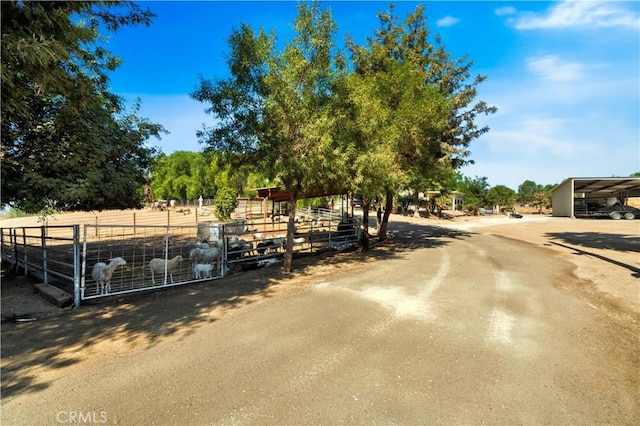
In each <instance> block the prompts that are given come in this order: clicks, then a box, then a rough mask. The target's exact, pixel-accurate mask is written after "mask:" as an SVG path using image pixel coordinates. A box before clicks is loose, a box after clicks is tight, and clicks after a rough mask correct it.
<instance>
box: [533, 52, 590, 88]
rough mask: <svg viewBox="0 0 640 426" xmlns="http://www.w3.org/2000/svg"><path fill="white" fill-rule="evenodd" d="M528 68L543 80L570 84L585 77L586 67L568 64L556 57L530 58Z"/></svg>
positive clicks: (573, 63)
mask: <svg viewBox="0 0 640 426" xmlns="http://www.w3.org/2000/svg"><path fill="white" fill-rule="evenodd" d="M527 68H528V69H529V70H530V71H532V72H533V73H534V74H536V75H537V76H538V77H540V78H542V79H543V80H548V81H553V82H570V81H576V80H579V79H580V78H582V77H583V76H584V69H585V66H584V65H583V64H581V63H579V62H566V61H563V60H562V59H560V58H559V57H557V56H555V55H547V56H543V57H538V58H530V59H529V60H528V61H527Z"/></svg>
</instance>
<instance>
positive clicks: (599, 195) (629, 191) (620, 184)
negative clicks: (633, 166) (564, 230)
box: [551, 177, 640, 217]
mask: <svg viewBox="0 0 640 426" xmlns="http://www.w3.org/2000/svg"><path fill="white" fill-rule="evenodd" d="M638 196H640V177H628V178H621V177H600V178H598V177H570V178H567V179H565V180H564V181H562V183H560V184H559V185H558V186H556V187H555V188H553V190H552V192H551V203H552V205H553V216H560V217H576V216H583V215H587V214H588V209H589V206H590V205H592V204H593V205H602V204H605V205H611V204H613V203H614V202H616V201H620V200H623V201H626V200H628V199H629V198H630V197H638Z"/></svg>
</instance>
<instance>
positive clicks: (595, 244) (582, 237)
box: [545, 232, 640, 253]
mask: <svg viewBox="0 0 640 426" xmlns="http://www.w3.org/2000/svg"><path fill="white" fill-rule="evenodd" d="M545 236H546V237H549V238H553V239H557V240H561V241H564V242H565V243H567V244H572V245H577V246H582V247H591V248H597V249H608V250H616V251H630V252H635V253H640V237H637V236H632V235H624V234H606V233H602V232H548V233H547V234H545Z"/></svg>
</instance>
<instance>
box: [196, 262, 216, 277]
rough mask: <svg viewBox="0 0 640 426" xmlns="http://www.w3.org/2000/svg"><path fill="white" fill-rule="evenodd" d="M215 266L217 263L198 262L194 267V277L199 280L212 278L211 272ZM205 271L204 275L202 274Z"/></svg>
mask: <svg viewBox="0 0 640 426" xmlns="http://www.w3.org/2000/svg"><path fill="white" fill-rule="evenodd" d="M214 267H215V264H210V263H197V264H196V265H195V266H194V267H193V277H194V278H195V279H197V280H199V279H204V278H211V272H212V271H213V268H214ZM203 272H204V273H205V276H204V277H203V276H202V273H203Z"/></svg>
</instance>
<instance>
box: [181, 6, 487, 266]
mask: <svg viewBox="0 0 640 426" xmlns="http://www.w3.org/2000/svg"><path fill="white" fill-rule="evenodd" d="M379 19H380V29H379V30H377V31H376V32H375V33H374V36H373V37H370V38H369V39H368V41H367V43H366V44H365V45H363V46H360V45H358V44H356V43H355V42H353V40H347V48H348V54H344V53H343V52H339V51H337V49H336V48H335V41H334V35H335V31H336V26H335V23H334V21H333V19H332V18H331V14H330V12H329V11H328V10H325V11H323V10H321V9H320V5H319V3H317V2H313V3H310V4H305V3H302V4H300V5H299V6H298V16H297V18H296V21H295V23H294V31H295V36H294V38H293V39H292V40H288V41H287V42H286V43H285V45H284V48H283V49H282V50H278V49H277V48H276V35H275V34H274V33H271V34H267V33H265V32H264V30H260V31H259V32H255V31H254V30H253V29H252V28H251V27H249V26H248V25H246V24H243V25H241V26H240V28H238V29H234V30H233V31H232V33H231V36H230V38H229V45H230V48H231V51H230V54H229V57H228V61H227V62H228V66H229V70H230V77H228V78H226V79H218V80H208V79H205V78H201V81H200V85H199V87H198V88H197V89H196V90H195V91H194V92H193V94H192V97H193V98H194V99H196V100H199V101H201V102H204V103H206V104H207V108H206V110H205V111H206V112H207V113H209V114H211V115H212V116H213V118H214V124H213V125H212V126H211V127H210V128H207V129H205V130H203V131H201V132H199V134H198V136H199V139H200V141H201V142H202V143H204V145H205V146H207V147H208V149H209V150H218V151H221V152H224V153H226V154H229V153H231V154H233V156H234V158H241V159H243V160H244V161H243V162H244V163H245V164H246V163H250V164H252V165H254V166H256V167H257V168H258V169H259V170H261V171H262V172H264V173H265V174H267V175H268V177H269V178H271V180H272V182H278V183H279V184H281V185H282V186H284V188H285V189H286V190H287V191H288V192H289V194H290V200H289V209H290V215H289V220H290V222H289V229H288V233H287V236H288V238H289V239H290V241H289V243H290V244H288V245H287V247H290V246H292V244H291V243H292V240H293V232H294V227H293V225H294V222H293V220H294V214H295V205H296V201H297V199H298V197H299V195H300V194H302V193H304V192H310V191H312V190H318V189H338V190H342V189H350V190H351V191H352V192H354V193H356V194H358V195H360V196H361V197H362V200H363V207H364V210H365V214H366V213H367V212H368V206H369V205H370V204H371V202H373V200H374V199H384V200H385V205H386V208H385V211H384V216H383V217H382V220H381V221H380V225H379V232H378V235H379V237H380V238H381V239H384V238H385V236H386V224H387V223H388V219H389V214H390V213H391V207H392V203H393V197H394V195H395V193H396V192H397V191H398V190H400V189H404V188H408V187H412V186H415V187H418V186H422V185H432V184H437V183H440V181H442V182H443V183H440V184H438V185H437V186H439V187H443V186H444V182H445V181H449V180H451V176H452V171H453V170H455V169H456V168H458V167H460V166H461V165H463V164H465V163H466V162H467V161H468V160H467V157H468V155H469V152H468V150H467V147H468V145H469V143H470V141H471V140H473V139H475V138H477V137H478V136H479V135H481V134H482V133H484V132H486V131H487V130H488V128H486V127H478V126H477V125H476V123H475V119H476V117H477V115H478V114H490V113H493V112H495V108H493V107H490V106H488V105H487V104H486V103H484V102H475V98H476V95H477V91H476V87H477V85H478V84H480V83H481V82H482V81H484V78H485V77H482V76H478V77H475V78H471V74H470V67H471V66H472V65H473V63H472V62H470V61H468V60H467V59H466V58H462V59H452V58H451V57H450V54H449V53H448V52H447V50H446V49H445V47H444V46H443V45H442V43H441V40H440V39H439V38H438V37H436V38H435V41H434V42H432V41H431V40H430V31H429V28H428V26H427V23H426V17H425V16H424V14H423V8H422V7H418V8H417V9H416V11H415V12H414V13H412V14H409V15H408V16H407V17H406V19H405V21H403V22H402V23H400V22H399V19H398V18H397V17H395V16H394V15H393V7H391V9H390V10H389V11H387V12H386V13H380V14H379ZM474 102H475V103H474ZM365 222H368V221H367V219H366V218H365ZM365 235H367V233H366V229H365ZM290 256H291V253H290V251H289V250H288V251H287V255H286V256H285V270H290V269H291V257H290Z"/></svg>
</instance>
